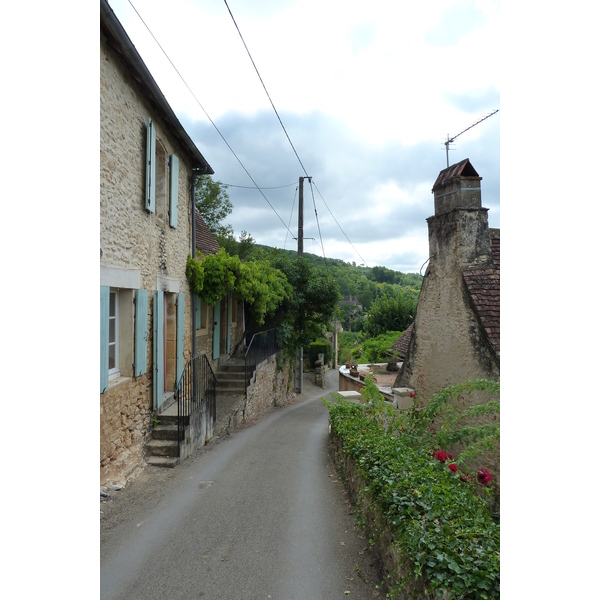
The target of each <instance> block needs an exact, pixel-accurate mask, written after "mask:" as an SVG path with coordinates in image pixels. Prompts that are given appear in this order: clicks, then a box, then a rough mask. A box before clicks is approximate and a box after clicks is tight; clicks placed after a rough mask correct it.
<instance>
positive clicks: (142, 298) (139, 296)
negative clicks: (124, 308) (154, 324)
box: [134, 290, 148, 377]
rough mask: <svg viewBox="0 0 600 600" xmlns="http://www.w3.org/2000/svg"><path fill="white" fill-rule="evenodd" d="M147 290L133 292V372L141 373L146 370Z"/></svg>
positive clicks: (138, 374) (136, 374) (137, 375)
mask: <svg viewBox="0 0 600 600" xmlns="http://www.w3.org/2000/svg"><path fill="white" fill-rule="evenodd" d="M147 353H148V290H137V292H136V294H135V357H134V361H135V362H134V374H135V376H136V377H139V376H140V375H143V374H144V373H145V372H146V371H147V370H148V364H147V362H148V360H147V356H148V354H147Z"/></svg>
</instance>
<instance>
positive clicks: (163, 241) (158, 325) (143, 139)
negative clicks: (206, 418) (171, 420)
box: [100, 0, 213, 482]
mask: <svg viewBox="0 0 600 600" xmlns="http://www.w3.org/2000/svg"><path fill="white" fill-rule="evenodd" d="M100 34H101V35H100V346H101V347H100V465H101V482H102V481H109V480H113V481H114V480H117V479H120V480H122V479H125V478H126V477H127V476H128V475H130V474H131V473H132V472H133V471H135V470H136V469H137V468H138V467H140V466H141V465H142V464H143V447H144V442H145V439H146V437H147V435H148V431H149V429H150V428H151V424H152V419H153V415H155V414H156V413H157V411H160V410H161V408H162V407H163V406H166V404H168V402H169V400H170V398H171V397H172V395H173V392H174V390H175V386H176V383H177V381H178V379H179V377H180V375H181V373H182V370H183V368H184V365H185V363H186V361H187V360H188V359H189V358H190V356H191V355H192V347H193V334H194V332H195V331H196V330H195V329H194V328H195V324H196V315H195V314H194V312H198V311H197V310H196V311H193V307H194V299H193V298H192V297H191V292H190V288H189V284H188V282H187V279H186V276H185V267H186V260H187V257H188V255H189V254H191V253H192V252H193V249H194V248H195V246H196V244H195V240H193V237H192V230H193V225H194V224H195V223H193V217H195V213H194V210H195V209H193V195H192V189H191V182H192V180H193V176H194V175H199V174H212V173H213V170H212V168H211V167H210V165H209V164H208V162H207V161H206V160H205V158H204V157H203V156H202V154H201V153H200V151H199V150H198V148H197V147H196V146H195V144H194V143H193V142H192V140H191V139H190V137H189V135H188V134H187V132H186V131H185V130H184V129H183V127H182V126H181V124H180V123H179V121H178V119H177V117H176V116H175V114H174V112H173V111H172V109H171V107H170V106H169V104H168V103H167V101H166V99H165V97H164V96H163V94H162V92H161V91H160V89H159V88H158V86H157V84H156V82H155V80H154V79H153V77H152V75H151V74H150V72H149V71H148V69H147V67H146V65H145V64H144V62H143V61H142V59H141V57H140V56H139V54H138V52H137V51H136V49H135V47H134V45H133V44H132V42H131V40H130V39H129V37H128V36H127V33H126V32H125V30H124V29H123V27H122V25H121V24H120V22H119V21H118V19H117V18H116V16H115V14H114V13H113V11H112V9H111V8H110V6H109V5H108V3H107V2H106V1H105V0H101V2H100ZM201 310H202V308H200V312H201ZM209 331H210V334H209V335H208V336H207V338H210V342H208V343H212V329H211V328H209Z"/></svg>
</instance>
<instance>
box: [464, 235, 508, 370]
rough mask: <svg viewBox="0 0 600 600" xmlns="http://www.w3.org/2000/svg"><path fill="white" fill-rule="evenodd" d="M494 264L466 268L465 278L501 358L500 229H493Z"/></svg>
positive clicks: (485, 327) (483, 323)
mask: <svg viewBox="0 0 600 600" xmlns="http://www.w3.org/2000/svg"><path fill="white" fill-rule="evenodd" d="M490 239H491V245H492V256H493V260H494V265H493V267H492V268H489V269H472V268H465V269H463V270H462V275H463V280H464V282H465V285H466V286H467V291H468V293H469V296H470V298H471V301H472V303H473V306H474V309H475V314H476V315H477V318H478V319H479V321H480V323H481V325H482V327H483V329H484V331H485V332H486V334H487V336H488V340H489V342H490V344H491V345H492V348H493V349H494V351H495V353H496V356H497V357H498V359H499V358H500V230H498V229H491V230H490Z"/></svg>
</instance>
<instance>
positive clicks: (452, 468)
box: [448, 463, 458, 473]
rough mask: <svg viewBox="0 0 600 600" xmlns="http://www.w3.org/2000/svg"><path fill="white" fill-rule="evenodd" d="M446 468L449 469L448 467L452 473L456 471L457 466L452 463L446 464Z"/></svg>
mask: <svg viewBox="0 0 600 600" xmlns="http://www.w3.org/2000/svg"><path fill="white" fill-rule="evenodd" d="M448 468H449V469H450V470H451V471H452V472H453V473H456V471H458V467H457V466H456V465H455V464H454V463H452V464H450V465H448Z"/></svg>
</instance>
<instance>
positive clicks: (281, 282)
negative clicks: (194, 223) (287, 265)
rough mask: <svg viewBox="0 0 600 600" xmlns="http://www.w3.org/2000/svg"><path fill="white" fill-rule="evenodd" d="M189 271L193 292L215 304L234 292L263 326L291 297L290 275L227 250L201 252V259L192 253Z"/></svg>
mask: <svg viewBox="0 0 600 600" xmlns="http://www.w3.org/2000/svg"><path fill="white" fill-rule="evenodd" d="M185 273H186V276H187V279H188V281H189V283H190V287H191V289H192V292H193V293H195V294H197V295H198V296H200V297H201V298H202V299H203V300H204V301H205V302H206V303H207V304H210V305H211V306H214V305H215V304H216V303H217V301H218V300H219V299H221V298H223V297H224V296H226V295H227V294H228V293H229V292H233V293H235V294H236V296H238V297H239V298H241V299H242V300H244V301H245V302H247V303H248V305H249V310H250V312H251V314H252V316H253V317H254V318H255V319H256V321H257V323H259V324H261V325H262V324H263V323H264V322H265V318H266V317H267V316H268V315H271V314H273V313H274V312H275V310H276V309H277V308H278V307H279V306H280V305H281V304H282V303H283V302H284V300H286V299H288V298H289V297H290V296H291V286H290V284H289V283H288V281H287V278H286V276H285V275H284V274H283V273H282V272H281V271H280V270H278V269H274V268H273V267H272V266H271V265H270V264H269V263H268V262H267V261H262V260H256V261H249V262H242V261H241V260H240V258H239V257H238V256H230V255H229V254H228V253H227V252H226V251H225V250H223V249H221V250H219V252H217V253H216V254H208V255H206V256H205V255H202V254H200V253H199V254H198V257H197V258H192V256H188V259H187V265H186V271H185Z"/></svg>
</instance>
